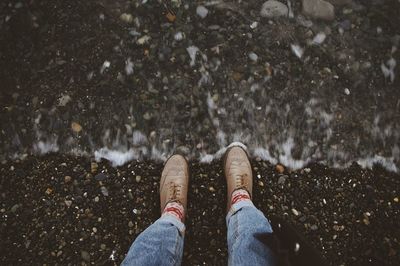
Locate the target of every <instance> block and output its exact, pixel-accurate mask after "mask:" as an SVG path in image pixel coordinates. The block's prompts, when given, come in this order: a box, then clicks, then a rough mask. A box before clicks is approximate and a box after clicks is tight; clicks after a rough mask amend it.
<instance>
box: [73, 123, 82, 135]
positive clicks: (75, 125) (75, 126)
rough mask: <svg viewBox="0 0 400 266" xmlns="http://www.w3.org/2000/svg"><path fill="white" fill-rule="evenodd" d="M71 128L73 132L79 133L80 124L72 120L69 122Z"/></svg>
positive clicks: (80, 129)
mask: <svg viewBox="0 0 400 266" xmlns="http://www.w3.org/2000/svg"><path fill="white" fill-rule="evenodd" d="M71 129H72V131H74V132H75V133H79V132H81V131H82V126H81V125H80V124H78V123H76V122H72V123H71Z"/></svg>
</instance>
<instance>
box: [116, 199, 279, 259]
mask: <svg viewBox="0 0 400 266" xmlns="http://www.w3.org/2000/svg"><path fill="white" fill-rule="evenodd" d="M226 224H227V227H228V237H227V239H228V253H229V259H228V261H229V265H252V266H256V265H275V258H274V254H273V252H272V250H271V249H270V247H269V246H268V245H267V241H268V238H269V237H270V236H271V234H272V228H271V225H270V223H269V222H268V220H267V218H265V216H264V214H263V213H262V212H261V211H259V210H258V209H257V208H256V207H255V206H254V205H253V203H252V202H250V201H240V202H237V203H236V204H234V205H232V207H231V210H230V211H229V213H228V214H227V216H226ZM184 234H185V225H184V224H183V223H182V222H181V221H179V220H178V219H176V218H175V217H174V216H170V215H168V214H166V215H163V216H162V217H161V218H160V219H158V220H157V221H156V222H155V223H154V224H152V225H151V226H149V227H148V228H147V229H146V230H145V231H143V232H142V233H141V234H140V235H139V236H138V237H137V238H136V240H135V241H134V242H133V244H132V246H131V248H130V249H129V251H128V254H127V256H126V258H125V259H124V261H123V262H122V264H121V265H181V262H182V254H183V242H184Z"/></svg>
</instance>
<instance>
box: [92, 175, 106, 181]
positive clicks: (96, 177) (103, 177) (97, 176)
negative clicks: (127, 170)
mask: <svg viewBox="0 0 400 266" xmlns="http://www.w3.org/2000/svg"><path fill="white" fill-rule="evenodd" d="M94 178H95V179H96V180H97V181H103V180H106V179H107V178H108V176H107V175H106V174H104V173H99V174H97V175H96V176H95V177H94Z"/></svg>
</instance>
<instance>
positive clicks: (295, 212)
mask: <svg viewBox="0 0 400 266" xmlns="http://www.w3.org/2000/svg"><path fill="white" fill-rule="evenodd" d="M292 213H293V214H294V215H295V216H299V212H298V211H297V210H296V209H294V208H293V209H292Z"/></svg>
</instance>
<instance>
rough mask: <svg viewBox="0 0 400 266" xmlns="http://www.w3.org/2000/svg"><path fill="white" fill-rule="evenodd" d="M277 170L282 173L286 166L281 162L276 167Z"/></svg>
mask: <svg viewBox="0 0 400 266" xmlns="http://www.w3.org/2000/svg"><path fill="white" fill-rule="evenodd" d="M275 169H276V171H277V172H278V173H280V174H282V173H283V172H285V168H284V167H283V166H282V165H281V164H277V165H276V167H275Z"/></svg>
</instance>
